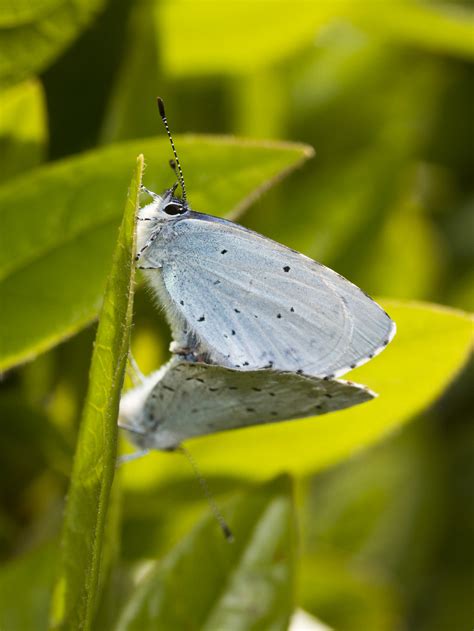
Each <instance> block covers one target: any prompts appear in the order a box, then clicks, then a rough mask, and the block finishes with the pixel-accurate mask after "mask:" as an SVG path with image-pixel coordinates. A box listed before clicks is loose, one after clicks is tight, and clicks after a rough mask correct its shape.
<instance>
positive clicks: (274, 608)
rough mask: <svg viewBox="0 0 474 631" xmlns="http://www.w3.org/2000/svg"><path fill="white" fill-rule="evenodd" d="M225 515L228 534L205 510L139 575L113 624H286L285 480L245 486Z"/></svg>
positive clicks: (288, 528) (289, 592) (290, 556)
mask: <svg viewBox="0 0 474 631" xmlns="http://www.w3.org/2000/svg"><path fill="white" fill-rule="evenodd" d="M226 516H228V520H229V524H230V525H231V528H232V531H233V534H234V537H235V541H234V542H232V543H229V542H227V541H226V540H225V539H224V537H223V536H222V533H221V532H220V531H219V528H218V526H217V524H216V522H215V519H214V518H213V516H211V515H209V516H208V517H207V519H206V520H205V521H204V522H203V523H202V524H201V525H199V526H198V527H196V528H195V529H194V530H193V531H192V532H191V533H190V534H189V535H188V536H187V537H186V538H185V539H184V540H183V541H181V543H180V544H179V545H178V546H177V547H176V548H175V549H174V550H173V551H172V552H171V553H170V554H169V555H168V556H167V557H166V558H165V559H163V561H162V562H161V563H156V564H155V565H154V566H153V567H152V568H151V570H150V571H149V572H148V573H147V574H146V576H145V577H144V578H143V579H142V580H141V581H139V584H138V586H137V588H136V589H135V591H134V593H133V594H132V596H131V598H130V600H129V602H128V603H127V604H126V605H125V608H124V610H123V612H122V614H121V617H120V619H119V623H118V625H117V627H116V630H117V631H125V629H127V631H132V630H133V629H137V631H138V630H140V631H147V630H150V631H151V630H152V629H153V631H159V630H163V631H165V630H168V629H189V631H191V630H194V629H195V630H196V631H198V630H199V631H215V630H216V629H225V630H226V631H233V630H239V631H251V630H253V629H254V630H257V629H258V630H264V629H268V630H270V629H272V630H275V631H276V630H278V629H281V630H282V631H283V630H284V629H287V628H288V621H289V618H290V615H291V613H292V611H293V604H294V603H293V591H294V589H293V581H294V561H295V559H294V551H293V546H294V537H295V524H294V512H293V506H292V500H291V485H290V481H289V479H288V478H287V477H286V476H284V477H280V478H277V479H276V480H273V481H272V482H271V483H269V484H266V485H264V486H262V487H259V488H257V489H253V490H252V491H250V492H248V493H246V494H245V495H244V496H243V497H242V498H240V499H239V500H237V501H234V503H233V504H232V505H231V507H229V510H227V511H226ZM197 568H199V580H196V569H197Z"/></svg>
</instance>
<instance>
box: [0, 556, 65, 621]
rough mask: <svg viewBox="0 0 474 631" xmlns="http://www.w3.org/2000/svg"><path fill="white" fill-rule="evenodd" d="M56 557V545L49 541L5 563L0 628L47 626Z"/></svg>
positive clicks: (0, 582)
mask: <svg viewBox="0 0 474 631" xmlns="http://www.w3.org/2000/svg"><path fill="white" fill-rule="evenodd" d="M56 557H57V553H56V546H54V545H53V544H48V545H44V546H42V547H41V548H38V549H37V550H35V551H34V552H30V553H29V554H26V555H24V556H22V557H19V558H17V559H14V560H13V561H10V562H9V563H6V564H4V565H3V566H2V568H1V570H0V629H2V630H3V629H5V631H9V630H11V631H16V630H18V631H30V629H35V631H43V630H45V629H47V627H48V605H49V599H50V595H51V586H52V583H53V574H54V567H55V563H56Z"/></svg>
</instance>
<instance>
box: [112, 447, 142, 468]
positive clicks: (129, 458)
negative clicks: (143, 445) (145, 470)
mask: <svg viewBox="0 0 474 631" xmlns="http://www.w3.org/2000/svg"><path fill="white" fill-rule="evenodd" d="M149 453H150V450H149V449H138V450H137V451H133V452H132V453H131V454H122V455H121V456H119V457H118V458H117V463H116V465H115V466H116V467H117V468H118V467H120V466H121V465H123V464H124V463H125V462H132V461H133V460H138V459H139V458H143V456H147V455H148V454H149Z"/></svg>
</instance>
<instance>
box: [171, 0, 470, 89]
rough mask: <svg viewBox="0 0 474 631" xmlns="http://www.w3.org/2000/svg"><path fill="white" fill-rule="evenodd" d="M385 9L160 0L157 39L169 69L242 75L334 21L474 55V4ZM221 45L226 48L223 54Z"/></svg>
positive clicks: (293, 50) (306, 42) (305, 44)
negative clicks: (178, 41)
mask: <svg viewBox="0 0 474 631" xmlns="http://www.w3.org/2000/svg"><path fill="white" fill-rule="evenodd" d="M269 6H270V7H271V8H269ZM384 8H385V10H378V9H377V8H376V7H375V6H374V4H373V3H370V2H351V1H348V0H336V1H334V2H307V1H306V0H296V1H291V2H290V1H288V0H287V1H280V2H274V3H266V2H254V3H248V2H238V3H236V2H233V3H225V2H223V3H215V2H209V3H194V2H192V0H177V1H176V2H163V3H160V4H159V8H158V12H159V13H158V15H159V22H158V24H159V38H158V39H159V41H160V46H161V52H162V58H163V63H164V66H165V68H166V70H167V71H168V72H169V73H170V74H172V75H175V76H179V77H184V76H187V77H189V76H195V75H203V74H222V73H228V74H243V73H248V72H254V71H255V69H259V68H263V67H268V66H271V65H272V64H277V63H279V62H282V61H283V60H285V59H288V58H290V57H296V55H297V54H298V53H299V52H300V51H301V50H302V49H304V48H308V49H309V48H310V47H311V46H313V45H314V41H315V39H316V37H317V36H318V35H321V36H322V37H323V36H324V35H323V34H324V30H325V29H327V27H328V25H329V24H331V22H334V21H339V22H341V21H347V22H352V23H353V24H356V25H357V26H360V27H362V28H363V29H365V30H366V31H367V32H369V33H374V34H376V35H377V37H380V36H382V37H384V38H385V39H392V40H394V41H397V42H402V43H408V44H410V45H415V46H419V47H422V48H426V49H428V50H430V51H435V52H439V53H449V54H453V55H456V56H460V57H461V58H468V59H470V58H472V57H473V56H474V38H473V37H472V28H473V12H472V11H470V10H468V9H461V8H460V7H459V6H456V7H455V8H449V7H441V6H440V7H438V6H429V5H428V3H421V2H416V1H413V0H397V1H395V2H389V3H387V6H385V7H384ZM176 24H179V34H180V45H179V46H176V45H175V43H176V28H175V25H176ZM220 24H231V25H232V28H226V29H222V28H217V25H220ZM262 24H265V28H264V29H262ZM282 24H284V25H285V28H282ZM243 33H245V46H243V45H242V34H243ZM216 50H219V54H217V55H216Z"/></svg>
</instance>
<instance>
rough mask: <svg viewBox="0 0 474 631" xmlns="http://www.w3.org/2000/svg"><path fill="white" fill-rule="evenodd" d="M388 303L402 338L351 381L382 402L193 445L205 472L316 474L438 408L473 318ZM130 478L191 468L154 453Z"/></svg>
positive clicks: (141, 483)
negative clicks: (368, 389)
mask: <svg viewBox="0 0 474 631" xmlns="http://www.w3.org/2000/svg"><path fill="white" fill-rule="evenodd" d="M382 304H383V306H384V307H385V308H386V309H387V311H388V312H389V314H390V315H391V316H392V318H393V319H394V320H395V322H396V323H397V327H398V332H397V335H396V337H395V339H394V340H393V342H392V343H391V344H390V345H389V346H388V348H387V349H386V350H385V351H384V352H383V353H382V354H381V355H379V356H378V357H376V358H374V359H373V360H372V361H371V362H369V363H368V364H366V365H365V366H361V367H360V368H358V369H356V370H354V371H353V372H351V373H350V375H349V376H348V378H349V379H352V380H353V381H356V382H359V383H363V384H366V385H368V386H369V387H370V388H372V389H373V390H375V392H377V393H378V394H379V397H378V398H377V399H375V400H374V401H370V402H368V403H364V404H363V405H359V406H356V407H354V408H350V409H347V410H342V411H340V412H335V413H333V414H327V415H325V416H320V417H316V418H313V419H307V420H295V421H291V422H288V423H278V424H274V425H265V426H260V427H255V428H252V429H245V430H237V431H229V432H225V433H221V434H216V435H213V436H209V437H207V438H199V439H196V440H193V441H190V442H189V445H190V448H191V449H192V452H193V454H194V455H195V457H196V459H197V460H198V462H199V464H200V466H201V468H202V469H203V471H204V472H205V473H207V474H209V475H218V474H227V475H241V476H246V477H249V478H255V477H258V478H264V477H265V476H268V475H273V474H275V473H278V472H281V471H290V472H292V473H294V474H298V475H304V474H308V473H312V472H314V471H318V470H320V469H323V468H325V467H328V466H330V465H333V464H335V463H336V462H339V461H341V460H343V459H344V458H346V457H347V456H349V455H351V454H353V453H355V452H356V451H358V450H360V449H362V448H364V447H367V446H369V445H372V444H373V443H375V442H376V441H378V440H380V439H381V438H383V437H385V436H388V435H389V434H390V433H391V432H393V431H394V430H395V429H397V428H398V427H400V426H401V425H402V424H404V423H406V422H407V421H409V420H410V419H412V418H413V417H414V416H415V415H416V414H418V413H419V412H421V411H422V410H424V409H426V408H427V407H428V406H429V405H431V404H433V403H434V402H435V401H436V399H437V398H438V397H439V396H440V395H441V393H442V392H443V391H444V390H445V389H446V388H447V386H448V385H449V384H450V383H451V382H452V381H453V379H454V378H455V376H456V375H457V373H458V372H459V371H460V369H461V368H462V366H463V365H464V363H465V362H466V360H467V357H468V354H469V351H470V346H471V340H472V321H471V319H470V318H469V317H468V315H467V314H465V313H463V312H460V311H455V310H452V309H447V308H443V307H439V306H435V305H429V304H423V303H410V302H408V303H404V302H390V301H383V302H382ZM255 463H258V467H257V466H255ZM124 474H125V476H126V478H125V479H126V484H127V486H128V487H129V488H131V489H133V488H143V487H145V486H147V485H151V484H156V482H157V480H159V479H167V478H169V477H180V476H183V475H184V474H185V468H184V467H183V463H182V461H181V459H180V458H172V457H170V456H169V455H168V456H163V455H154V456H150V457H148V458H144V459H143V460H142V461H141V462H136V463H133V464H130V465H129V466H128V467H127V468H126V469H125V470H124Z"/></svg>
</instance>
